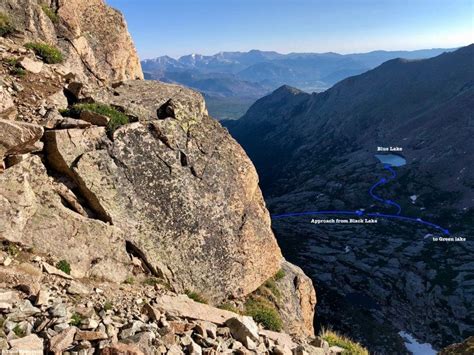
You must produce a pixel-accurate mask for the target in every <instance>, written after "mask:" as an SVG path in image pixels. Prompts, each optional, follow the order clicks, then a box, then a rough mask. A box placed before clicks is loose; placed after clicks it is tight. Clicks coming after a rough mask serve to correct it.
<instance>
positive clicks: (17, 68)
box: [6, 58, 26, 77]
mask: <svg viewBox="0 0 474 355" xmlns="http://www.w3.org/2000/svg"><path fill="white" fill-rule="evenodd" d="M6 62H7V64H8V65H9V67H10V74H12V75H16V76H20V77H23V76H25V75H26V70H25V69H23V68H22V67H21V65H20V63H19V62H18V59H16V58H9V59H7V61H6Z"/></svg>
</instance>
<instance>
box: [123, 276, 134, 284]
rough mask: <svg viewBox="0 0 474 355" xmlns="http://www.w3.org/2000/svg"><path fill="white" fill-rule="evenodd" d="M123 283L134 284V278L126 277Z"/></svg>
mask: <svg viewBox="0 0 474 355" xmlns="http://www.w3.org/2000/svg"><path fill="white" fill-rule="evenodd" d="M123 283H125V284H128V285H133V284H134V283H135V278H134V277H133V276H127V278H126V279H125V281H124V282H123Z"/></svg>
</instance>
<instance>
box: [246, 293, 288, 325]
mask: <svg viewBox="0 0 474 355" xmlns="http://www.w3.org/2000/svg"><path fill="white" fill-rule="evenodd" d="M245 313H246V314H247V315H248V316H251V317H252V318H253V319H254V320H255V321H256V322H258V323H261V324H262V325H263V326H264V327H265V328H267V329H269V330H273V331H275V332H279V331H281V329H282V326H283V322H282V320H281V317H280V315H279V314H278V311H277V310H276V309H275V307H274V306H273V305H272V304H271V303H268V302H266V301H264V300H261V299H254V298H251V299H249V300H247V302H245Z"/></svg>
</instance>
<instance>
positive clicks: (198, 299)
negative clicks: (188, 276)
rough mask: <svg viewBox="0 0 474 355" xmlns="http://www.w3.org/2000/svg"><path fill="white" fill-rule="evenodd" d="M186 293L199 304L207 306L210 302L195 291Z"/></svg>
mask: <svg viewBox="0 0 474 355" xmlns="http://www.w3.org/2000/svg"><path fill="white" fill-rule="evenodd" d="M185 293H186V295H187V296H188V297H189V298H190V299H192V300H193V301H196V302H199V303H205V304H207V303H209V301H208V300H207V299H206V298H205V297H204V296H202V295H201V294H199V293H197V292H195V291H189V290H186V291H185Z"/></svg>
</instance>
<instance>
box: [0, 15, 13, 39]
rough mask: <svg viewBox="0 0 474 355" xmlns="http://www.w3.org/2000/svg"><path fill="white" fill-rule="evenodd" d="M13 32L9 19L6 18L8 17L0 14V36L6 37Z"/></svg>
mask: <svg viewBox="0 0 474 355" xmlns="http://www.w3.org/2000/svg"><path fill="white" fill-rule="evenodd" d="M14 30H15V28H14V27H13V25H12V22H11V20H10V17H8V15H6V14H4V13H3V12H0V36H1V37H3V36H7V35H9V34H10V33H12V32H13V31H14Z"/></svg>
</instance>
